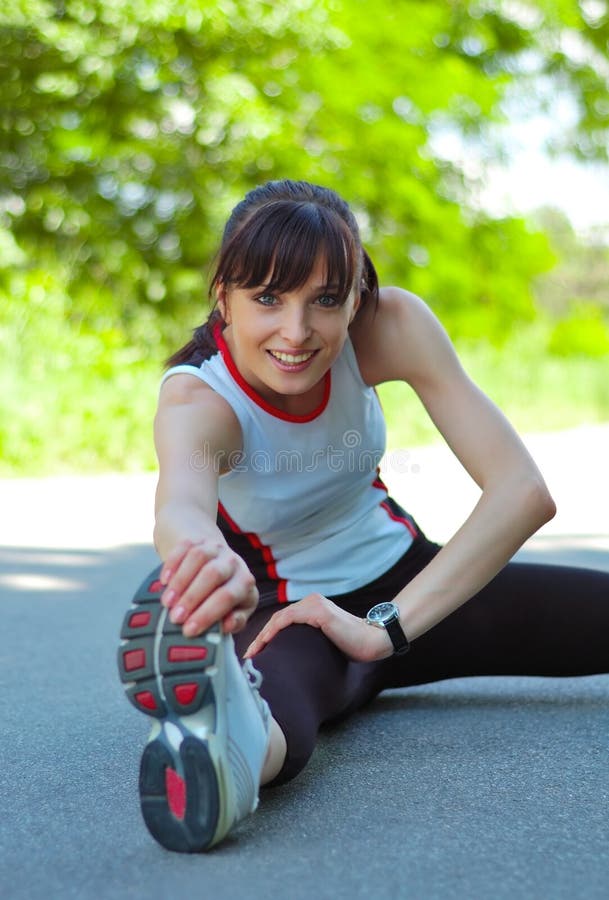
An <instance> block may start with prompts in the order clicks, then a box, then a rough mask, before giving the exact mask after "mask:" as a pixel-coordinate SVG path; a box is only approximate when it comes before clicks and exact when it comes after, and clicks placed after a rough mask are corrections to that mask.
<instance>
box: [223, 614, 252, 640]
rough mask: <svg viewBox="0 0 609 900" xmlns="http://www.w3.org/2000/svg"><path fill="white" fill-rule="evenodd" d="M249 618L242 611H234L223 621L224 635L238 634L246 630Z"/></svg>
mask: <svg viewBox="0 0 609 900" xmlns="http://www.w3.org/2000/svg"><path fill="white" fill-rule="evenodd" d="M246 622H247V616H246V614H245V613H244V612H243V610H241V609H233V610H231V611H230V612H229V614H228V615H227V616H224V618H223V619H222V631H223V632H224V634H237V632H239V631H242V630H243V629H244V628H245V623H246Z"/></svg>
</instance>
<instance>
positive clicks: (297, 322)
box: [280, 304, 311, 347]
mask: <svg viewBox="0 0 609 900" xmlns="http://www.w3.org/2000/svg"><path fill="white" fill-rule="evenodd" d="M280 334H281V338H282V339H283V340H284V341H285V342H286V343H288V344H290V346H292V347H302V346H303V345H304V344H305V343H306V341H307V340H308V338H309V337H310V335H311V325H310V323H309V311H308V309H307V307H306V306H304V307H303V306H301V305H300V304H294V305H293V306H292V305H289V306H288V307H287V308H286V309H285V311H284V315H283V316H282V319H281V327H280Z"/></svg>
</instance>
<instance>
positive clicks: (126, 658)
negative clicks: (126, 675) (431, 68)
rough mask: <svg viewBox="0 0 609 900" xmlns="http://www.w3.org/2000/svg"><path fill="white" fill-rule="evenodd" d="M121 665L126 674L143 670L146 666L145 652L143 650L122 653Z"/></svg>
mask: <svg viewBox="0 0 609 900" xmlns="http://www.w3.org/2000/svg"><path fill="white" fill-rule="evenodd" d="M123 663H124V666H125V671H126V672H133V670H134V669H143V668H144V666H145V665H146V651H145V650H143V649H137V650H127V652H126V653H123Z"/></svg>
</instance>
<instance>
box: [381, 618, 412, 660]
mask: <svg viewBox="0 0 609 900" xmlns="http://www.w3.org/2000/svg"><path fill="white" fill-rule="evenodd" d="M385 628H386V629H387V634H388V635H389V637H390V638H391V643H392V644H393V649H394V650H395V652H396V653H397V654H398V655H400V656H403V655H404V653H408V651H409V650H410V644H409V642H408V638H407V637H406V635H405V634H404V629H403V628H402V626H401V625H400V620H399V619H390V620H389V621H388V622H386V623H385Z"/></svg>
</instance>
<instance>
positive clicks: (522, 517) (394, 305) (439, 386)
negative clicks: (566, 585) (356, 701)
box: [253, 288, 555, 659]
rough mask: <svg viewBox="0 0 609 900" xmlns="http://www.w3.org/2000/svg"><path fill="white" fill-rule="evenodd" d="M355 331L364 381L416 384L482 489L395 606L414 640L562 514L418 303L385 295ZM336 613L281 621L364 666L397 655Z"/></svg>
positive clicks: (322, 607) (322, 606) (312, 604)
mask: <svg viewBox="0 0 609 900" xmlns="http://www.w3.org/2000/svg"><path fill="white" fill-rule="evenodd" d="M356 323H357V324H355V323H354V327H352V337H353V341H354V344H355V348H356V352H357V356H358V361H359V364H360V369H361V372H362V376H363V377H364V380H365V381H366V382H367V383H368V384H371V385H374V384H380V383H382V382H384V381H391V380H403V381H406V382H408V383H409V384H410V385H411V386H412V387H413V388H414V390H415V391H416V393H417V394H418V396H419V397H420V399H421V401H422V403H423V404H424V406H425V408H426V410H427V412H428V413H429V415H430V417H431V418H432V420H433V421H434V423H435V424H436V426H437V428H438V430H439V431H440V433H441V434H442V435H443V436H444V438H445V440H446V441H447V443H448V444H449V446H450V447H451V449H452V450H453V452H454V453H455V455H456V456H457V457H458V459H459V460H460V461H461V463H462V464H463V466H464V467H465V469H466V470H467V471H468V472H469V474H470V475H471V477H472V478H473V479H474V481H476V483H477V484H478V485H479V487H480V488H481V490H482V495H481V497H480V500H479V502H478V503H477V505H476V507H475V508H474V510H473V511H472V513H471V514H470V516H469V517H468V518H467V519H466V521H465V522H464V523H463V525H462V526H461V527H460V528H459V530H458V531H457V532H456V534H455V535H454V536H453V537H452V538H451V539H450V540H449V541H448V543H447V544H446V545H445V546H444V547H443V548H442V550H441V551H440V553H439V554H438V555H437V556H436V557H435V558H434V559H433V560H432V562H431V563H430V564H429V565H428V566H426V568H425V569H424V570H423V571H422V572H421V573H420V574H419V575H418V576H417V577H416V578H415V579H413V581H411V582H410V584H408V585H407V586H406V587H405V588H404V589H403V590H402V591H400V593H399V594H398V595H397V597H396V598H395V601H396V603H397V604H398V606H399V608H400V619H401V622H402V626H403V628H404V631H405V632H406V635H407V636H408V637H409V639H411V640H412V639H415V638H417V637H419V636H420V635H421V634H423V633H424V632H425V631H427V630H428V629H430V628H432V627H433V626H434V625H435V624H437V623H438V622H439V621H441V620H442V619H443V618H445V617H446V616H447V615H449V614H450V613H451V612H453V611H454V610H455V609H457V608H458V607H459V606H460V605H461V604H462V603H464V602H465V601H466V600H468V599H469V598H470V597H472V596H473V595H474V594H475V593H477V592H478V591H479V590H480V589H481V588H482V587H483V586H484V585H485V584H487V583H488V582H489V581H490V580H491V579H492V578H493V577H494V576H495V575H496V574H497V572H498V571H499V570H500V569H501V568H502V567H503V566H504V565H505V564H506V563H507V562H508V561H509V559H510V558H511V557H512V556H513V554H514V553H515V551H516V550H517V549H518V548H519V547H520V546H521V545H522V544H523V543H524V541H525V540H526V539H527V538H528V537H529V536H530V535H531V534H533V533H534V532H535V531H536V530H537V529H538V528H540V527H541V525H543V524H544V523H545V522H547V521H548V520H549V519H550V518H551V517H552V516H553V515H554V513H555V507H554V503H553V501H552V498H551V497H550V494H549V492H548V490H547V488H546V486H545V483H544V481H543V478H542V476H541V474H540V472H539V470H538V468H537V466H536V465H535V463H534V461H533V459H532V458H531V456H530V455H529V453H528V451H527V450H526V448H525V446H524V444H523V443H522V441H521V440H520V438H519V437H518V435H517V434H516V432H515V431H514V429H513V428H512V426H511V425H510V424H509V422H508V421H507V419H506V418H505V417H504V416H503V414H502V413H501V412H500V411H499V410H498V409H497V407H496V406H495V405H494V404H493V403H492V402H491V401H490V400H489V398H488V397H486V396H485V395H484V394H483V393H482V391H480V390H479V388H477V387H476V385H475V384H473V382H472V381H471V380H470V379H469V378H468V376H467V374H466V373H465V372H464V370H463V368H462V367H461V364H460V363H459V360H458V358H457V355H456V353H455V351H454V349H453V347H452V344H451V342H450V340H449V338H448V336H447V335H446V332H445V331H444V329H443V328H442V326H441V325H440V323H439V322H438V320H437V319H436V318H435V316H434V315H433V314H432V313H431V311H430V310H429V308H428V307H427V306H426V305H425V304H424V303H423V302H422V301H421V300H420V299H419V298H418V297H415V296H414V295H412V294H409V293H408V292H406V291H401V290H399V289H397V288H389V289H386V290H384V291H383V292H382V294H381V303H380V307H379V310H378V312H377V314H376V315H375V316H372V315H371V312H370V311H368V310H365V311H364V314H363V315H362V317H361V319H359V321H358V320H356ZM295 605H296V606H300V603H299V604H295ZM332 607H333V604H329V602H328V601H325V600H323V598H319V597H317V598H316V599H315V600H314V601H310V600H308V601H307V603H306V604H305V606H304V607H303V608H302V609H301V610H294V611H291V610H289V611H288V610H286V611H285V612H283V611H282V612H281V613H279V614H278V617H279V616H281V617H284V618H285V619H287V618H290V617H291V618H293V620H294V621H307V622H309V624H315V625H317V626H318V627H320V628H322V630H324V632H325V633H326V634H328V636H329V637H331V639H332V640H334V641H335V642H336V643H337V644H338V645H339V646H340V647H341V649H343V650H344V651H345V652H346V653H348V654H349V655H350V656H352V657H354V658H356V659H375V658H382V657H383V656H388V655H390V653H391V651H392V647H391V643H390V641H389V638H388V636H387V635H386V634H384V633H383V632H382V631H380V630H379V629H373V628H369V627H367V626H365V625H364V624H362V623H361V620H359V621H358V620H355V621H349V620H347V619H345V616H344V614H342V613H341V614H340V615H339V614H338V613H337V612H336V611H335V610H334V609H333V608H332ZM308 609H310V610H311V611H310V612H309V611H308ZM302 616H308V618H305V619H302ZM351 618H354V617H351ZM275 624H278V625H279V627H285V626H284V624H283V621H282V619H279V621H278V623H272V620H271V623H269V625H268V626H267V629H269V630H268V632H267V634H265V635H263V637H262V641H261V644H260V645H256V647H254V648H253V650H254V652H258V650H259V649H260V647H261V646H262V644H263V642H264V640H265V638H266V637H267V636H268V638H269V639H270V638H271V637H272V633H273V629H274V628H275Z"/></svg>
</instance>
